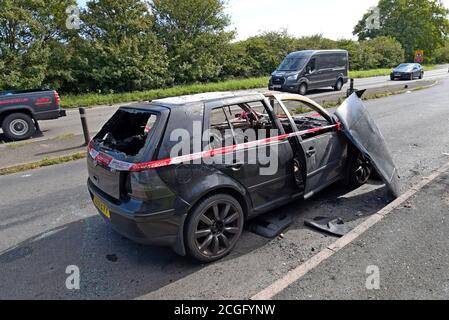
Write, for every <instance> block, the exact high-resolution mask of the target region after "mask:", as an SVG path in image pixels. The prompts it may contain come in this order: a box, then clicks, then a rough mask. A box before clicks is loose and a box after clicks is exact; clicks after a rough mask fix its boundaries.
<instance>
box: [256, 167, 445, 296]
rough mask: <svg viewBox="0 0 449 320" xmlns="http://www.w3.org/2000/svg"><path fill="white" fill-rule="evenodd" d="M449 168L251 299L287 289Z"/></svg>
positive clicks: (429, 178) (432, 176)
mask: <svg viewBox="0 0 449 320" xmlns="http://www.w3.org/2000/svg"><path fill="white" fill-rule="evenodd" d="M448 169H449V162H448V163H446V164H445V165H443V166H442V167H441V168H440V169H438V170H436V171H435V172H434V173H433V174H431V175H430V176H429V177H427V178H424V179H423V180H422V181H421V182H420V183H418V184H417V185H416V186H414V187H413V188H411V189H410V190H409V191H407V192H406V193H404V194H403V195H402V196H400V197H399V198H397V199H396V200H395V201H393V202H392V203H390V204H389V205H388V206H386V207H385V208H383V209H382V210H380V211H379V212H377V213H375V214H374V215H372V216H371V217H370V218H368V219H367V220H365V221H364V222H363V223H361V224H360V225H358V226H357V227H356V228H355V229H353V230H352V231H351V232H349V233H348V234H347V235H345V236H344V237H342V238H340V239H339V240H337V241H335V242H334V243H333V244H331V245H329V246H328V247H326V248H325V249H323V250H322V251H320V252H319V253H318V254H317V255H315V256H313V257H312V258H310V259H309V260H307V261H306V262H305V263H303V264H301V265H299V266H298V267H297V268H295V269H293V270H292V271H290V272H288V273H287V274H286V275H285V276H284V277H283V278H281V279H279V280H277V281H276V282H274V283H273V284H271V285H270V286H268V287H267V288H265V289H264V290H262V291H261V292H259V293H257V294H256V295H254V296H253V297H252V298H250V299H251V300H270V299H272V298H273V297H274V296H275V295H277V294H278V293H280V292H282V291H283V290H284V289H286V288H287V287H288V286H289V285H291V284H292V283H294V282H296V281H298V280H299V279H300V278H302V277H303V276H304V275H305V274H307V273H308V272H309V271H311V270H312V269H314V268H315V267H317V266H318V265H319V264H321V263H322V262H323V261H325V260H327V259H329V258H330V257H331V256H333V255H334V254H335V253H337V252H338V251H340V250H341V249H343V248H344V247H346V246H347V245H348V244H350V243H351V242H353V241H354V240H355V239H357V238H358V237H359V236H361V235H362V234H363V233H365V232H366V231H367V230H368V229H370V228H371V227H372V226H374V225H375V224H376V223H378V222H379V221H381V220H382V219H383V218H385V217H386V216H387V215H388V214H390V213H391V212H392V211H393V210H394V209H396V208H398V207H399V206H401V205H402V204H403V203H404V202H406V201H407V200H408V199H410V198H411V197H412V196H414V195H415V194H416V193H417V192H418V191H419V190H421V189H422V188H424V187H425V186H426V185H428V184H429V183H430V182H432V181H433V180H435V179H436V178H438V177H439V176H440V175H441V174H443V173H444V172H446V171H447V170H448Z"/></svg>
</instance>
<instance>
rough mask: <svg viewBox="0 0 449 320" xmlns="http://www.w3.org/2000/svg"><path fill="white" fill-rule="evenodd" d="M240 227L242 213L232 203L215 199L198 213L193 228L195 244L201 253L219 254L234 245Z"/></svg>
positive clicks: (212, 255)
mask: <svg viewBox="0 0 449 320" xmlns="http://www.w3.org/2000/svg"><path fill="white" fill-rule="evenodd" d="M242 229H243V218H242V213H241V212H240V211H239V210H238V209H237V208H236V207H235V206H234V204H232V203H230V202H227V201H221V202H218V201H217V202H214V203H213V204H211V205H210V206H208V207H207V208H206V209H205V210H204V211H203V213H202V214H201V215H200V217H199V219H198V223H197V225H196V230H195V244H196V246H197V248H198V251H200V252H201V253H202V254H203V255H205V256H207V257H215V256H219V255H222V254H224V253H225V252H227V251H229V250H230V249H231V248H232V247H233V246H234V245H235V243H236V242H237V240H238V238H239V236H240V233H241V231H242Z"/></svg>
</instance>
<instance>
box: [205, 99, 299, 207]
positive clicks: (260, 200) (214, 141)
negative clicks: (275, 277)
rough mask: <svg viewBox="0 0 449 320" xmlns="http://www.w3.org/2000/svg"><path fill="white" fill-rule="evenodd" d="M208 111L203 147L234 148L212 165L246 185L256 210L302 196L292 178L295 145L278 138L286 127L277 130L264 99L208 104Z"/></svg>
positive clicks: (206, 148)
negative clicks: (206, 137)
mask: <svg viewBox="0 0 449 320" xmlns="http://www.w3.org/2000/svg"><path fill="white" fill-rule="evenodd" d="M231 100H232V99H231ZM205 114H206V117H205V128H209V129H210V132H208V133H207V136H209V141H206V142H205V143H206V145H205V146H204V150H219V149H220V148H223V147H225V148H226V147H230V146H231V149H232V148H233V151H232V152H229V153H225V154H223V155H218V156H215V157H214V159H213V161H214V163H212V164H210V165H212V166H213V167H215V168H216V169H218V170H219V171H221V172H222V173H224V174H226V175H227V176H229V177H231V178H233V179H234V180H235V181H236V182H238V183H240V184H241V185H243V186H244V187H245V189H246V190H247V191H248V193H249V195H250V198H251V201H252V206H253V211H254V214H259V213H262V212H266V211H268V210H270V209H272V208H274V207H276V206H278V205H279V204H282V203H287V202H289V201H290V200H291V199H292V197H293V198H294V197H299V196H301V194H300V192H299V191H298V188H297V187H296V185H295V183H294V179H293V166H292V162H293V155H294V154H293V150H292V146H291V145H290V143H289V141H288V140H285V139H284V140H277V137H279V136H280V135H281V134H283V133H284V131H283V130H282V128H281V131H279V130H278V128H277V124H276V122H274V119H273V117H272V114H271V111H270V110H269V106H267V102H266V101H265V100H256V101H250V102H247V101H239V100H238V99H236V100H235V101H225V103H224V104H222V105H216V104H215V105H214V103H212V104H209V105H208V104H206V113H205ZM225 140H226V141H225ZM269 141H270V143H268V142H269ZM203 143H204V142H203Z"/></svg>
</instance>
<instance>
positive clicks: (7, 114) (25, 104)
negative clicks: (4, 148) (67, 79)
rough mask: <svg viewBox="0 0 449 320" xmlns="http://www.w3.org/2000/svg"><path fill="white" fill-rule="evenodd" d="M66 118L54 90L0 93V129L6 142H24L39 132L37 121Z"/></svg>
mask: <svg viewBox="0 0 449 320" xmlns="http://www.w3.org/2000/svg"><path fill="white" fill-rule="evenodd" d="M64 116H66V112H65V110H63V109H61V107H60V99H59V95H58V93H57V92H56V91H55V90H21V91H1V92H0V127H1V128H2V130H3V134H4V135H5V137H6V138H7V139H8V140H11V141H18V140H25V139H28V138H30V137H31V136H33V134H34V133H35V132H36V131H38V130H39V124H38V121H39V120H51V119H58V118H60V117H64Z"/></svg>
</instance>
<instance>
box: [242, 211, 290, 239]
mask: <svg viewBox="0 0 449 320" xmlns="http://www.w3.org/2000/svg"><path fill="white" fill-rule="evenodd" d="M292 223H293V217H292V216H291V215H289V214H279V213H277V212H276V213H271V214H266V215H262V216H260V217H258V218H256V219H255V220H254V221H252V222H251V224H250V225H249V228H248V229H249V231H251V232H253V233H255V234H257V235H259V236H261V237H264V238H268V239H274V238H276V237H279V238H280V239H283V237H284V235H283V234H282V232H283V231H284V230H285V229H287V228H288V227H289V226H290V225H291V224H292Z"/></svg>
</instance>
